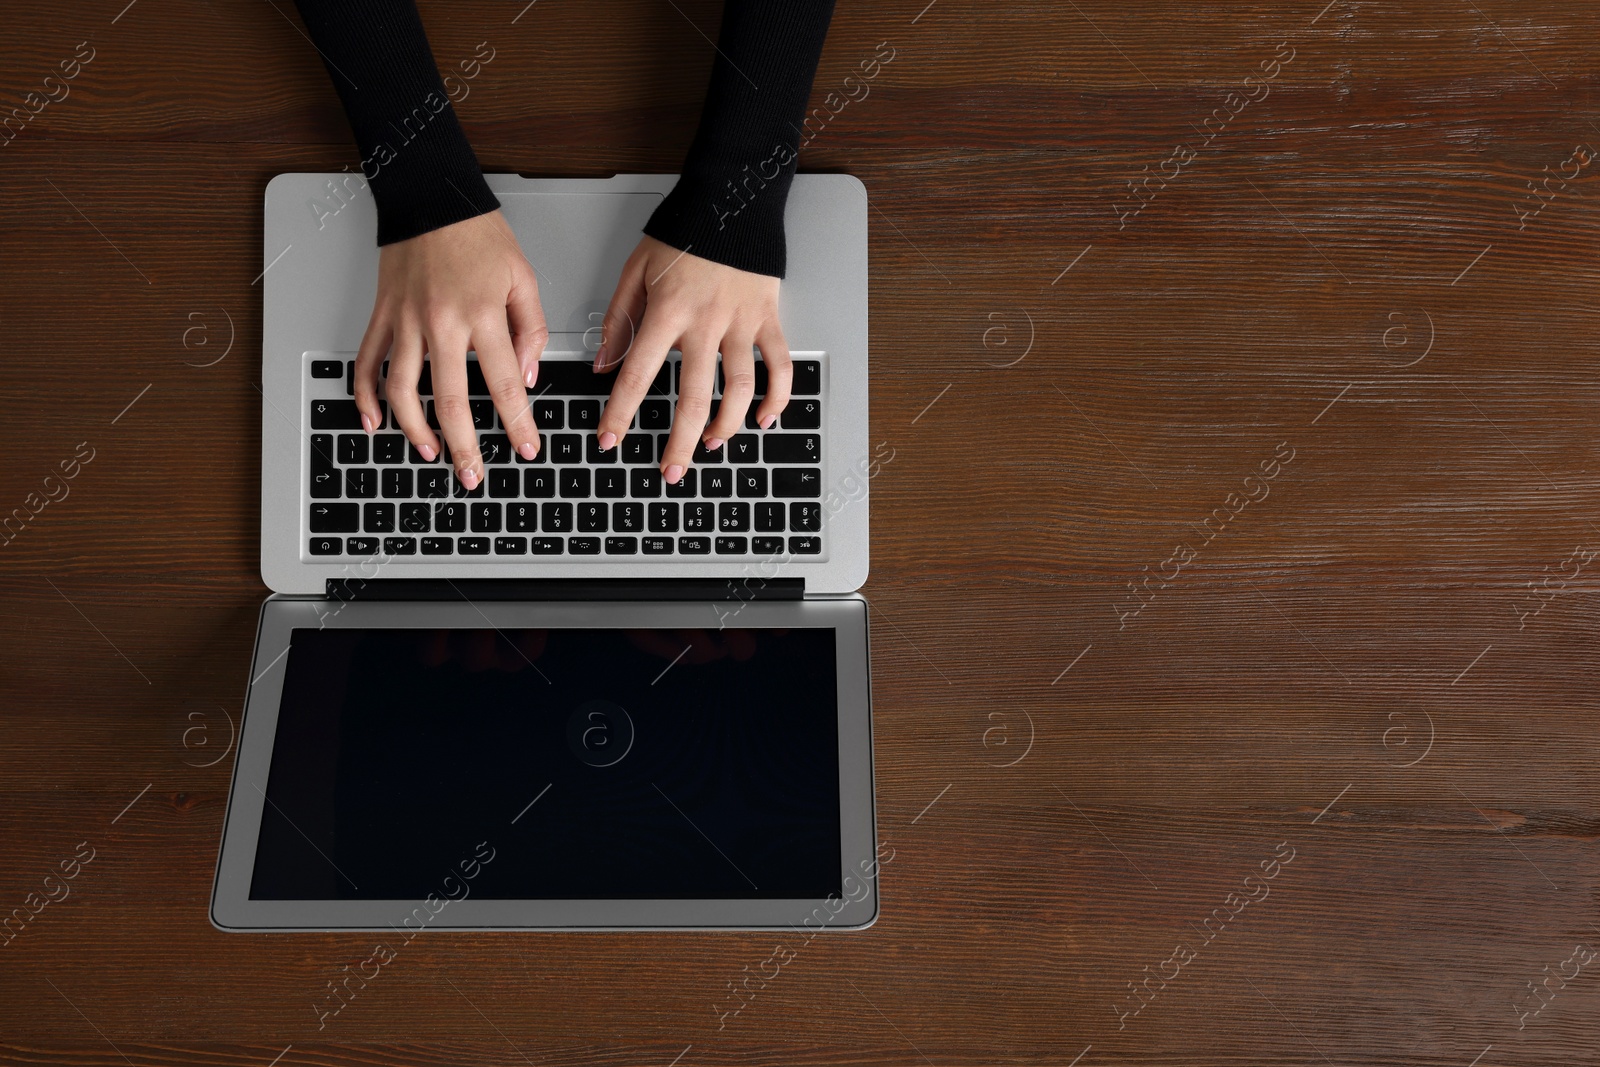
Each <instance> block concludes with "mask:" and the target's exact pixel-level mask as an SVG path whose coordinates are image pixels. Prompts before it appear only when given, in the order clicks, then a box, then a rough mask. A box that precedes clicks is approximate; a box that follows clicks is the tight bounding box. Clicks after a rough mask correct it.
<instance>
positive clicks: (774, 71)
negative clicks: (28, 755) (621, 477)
mask: <svg viewBox="0 0 1600 1067" xmlns="http://www.w3.org/2000/svg"><path fill="white" fill-rule="evenodd" d="M295 3H296V5H297V6H298V7H299V8H300V15H301V18H302V19H304V20H305V25H306V29H307V30H308V31H309V32H310V35H311V39H312V41H313V42H314V43H315V45H316V47H317V50H318V51H319V52H320V53H321V54H322V60H323V65H324V66H326V67H327V69H328V75H329V77H331V78H332V79H333V84H334V87H335V88H336V89H337V90H338V92H339V98H340V100H342V101H343V102H344V110H345V114H346V115H348V116H349V118H350V125H351V127H352V128H353V129H354V131H355V135H356V143H357V144H358V145H359V146H360V149H361V159H362V163H361V167H362V172H363V174H365V175H366V177H367V180H368V182H369V184H370V185H371V187H372V195H373V199H374V200H375V201H376V202H377V205H378V243H379V244H380V245H385V244H391V243H393V242H395V241H403V240H405V239H406V238H408V237H415V236H417V235H418V234H422V233H427V232H428V231H429V230H436V229H438V228H440V227H441V226H448V225H450V224H451V223H453V222H460V221H461V220H463V219H468V218H472V217H473V216H475V215H482V214H484V213H486V212H489V211H493V210H495V209H496V208H498V207H499V206H500V202H499V200H497V199H496V198H495V195H494V194H493V193H492V192H490V191H489V187H488V185H487V184H486V183H485V182H484V180H483V172H482V171H481V170H480V169H479V167H478V160H477V157H476V156H474V155H473V153H472V147H471V146H470V145H469V144H468V143H467V138H466V135H465V134H464V133H463V132H462V130H461V124H460V123H459V122H458V121H457V119H456V114H455V109H454V108H453V107H452V106H451V104H450V97H449V93H448V92H447V91H446V90H445V86H444V82H443V80H442V79H441V78H440V77H439V70H438V67H437V66H435V64H434V60H433V53H432V51H431V50H430V49H429V47H428V39H427V36H426V35H425V34H424V32H423V28H422V20H421V18H420V17H419V16H418V15H417V9H416V5H415V3H414V0H295ZM832 16H833V0H725V5H724V8H723V12H722V29H721V32H720V34H719V39H718V43H717V56H716V59H715V61H714V63H713V65H712V69H711V84H710V86H709V88H708V89H707V92H706V100H705V107H704V108H703V109H702V111H701V114H700V126H699V129H698V131H697V132H696V133H695V138H694V142H693V143H692V144H691V145H690V147H689V155H688V157H687V159H685V161H684V164H683V176H682V177H681V178H680V179H679V181H678V184H677V186H676V187H675V188H674V189H673V190H672V192H671V193H670V194H669V195H668V196H667V198H666V199H665V200H664V201H663V202H662V203H661V206H660V207H658V208H657V209H656V211H655V213H654V214H653V215H651V217H650V221H649V222H648V223H646V225H645V228H644V232H645V233H647V234H649V235H650V236H652V237H654V238H656V239H657V240H660V241H663V242H665V243H666V244H669V245H672V246H673V247H674V248H678V249H681V250H684V251H690V252H693V253H694V254H695V255H697V256H701V257H703V258H705V259H709V260H714V261H715V262H718V263H724V264H727V265H728V266H730V267H737V268H738V269H740V270H747V271H753V272H756V273H759V274H771V275H775V276H777V277H782V276H783V273H784V260H785V254H784V253H785V249H784V239H783V208H784V203H785V201H786V200H787V199H788V194H789V183H790V182H791V180H792V179H793V177H794V169H795V159H796V156H797V155H798V154H799V145H800V124H801V122H802V121H803V115H804V112H805V106H806V101H807V99H808V98H809V97H810V95H811V82H812V79H813V77H814V76H815V74H816V69H817V60H818V58H819V57H820V56H821V54H822V42H823V38H824V37H825V36H826V35H827V32H828V22H829V21H830V19H831V18H832ZM596 17H603V15H602V9H601V8H599V7H597V8H596Z"/></svg>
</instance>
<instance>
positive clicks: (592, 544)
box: [567, 537, 600, 556]
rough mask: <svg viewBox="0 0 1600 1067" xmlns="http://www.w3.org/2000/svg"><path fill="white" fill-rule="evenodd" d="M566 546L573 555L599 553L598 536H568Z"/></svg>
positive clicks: (595, 554) (593, 554) (596, 554)
mask: <svg viewBox="0 0 1600 1067" xmlns="http://www.w3.org/2000/svg"><path fill="white" fill-rule="evenodd" d="M567 542H568V543H567V547H568V548H570V549H571V550H572V554H573V555H574V556H598V555H599V554H600V538H598V537H569V538H567Z"/></svg>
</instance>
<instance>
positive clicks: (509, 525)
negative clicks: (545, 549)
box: [506, 504, 539, 533]
mask: <svg viewBox="0 0 1600 1067" xmlns="http://www.w3.org/2000/svg"><path fill="white" fill-rule="evenodd" d="M538 528H539V505H538V504H507V505H506V529H507V530H510V531H511V532H512V533H532V532H533V531H534V530H537V529H538Z"/></svg>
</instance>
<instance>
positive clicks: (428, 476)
mask: <svg viewBox="0 0 1600 1067" xmlns="http://www.w3.org/2000/svg"><path fill="white" fill-rule="evenodd" d="M417 495H418V496H420V497H422V498H423V499H424V500H436V499H438V498H440V497H446V496H449V495H450V472H449V471H447V470H445V469H444V468H443V467H424V468H422V469H421V470H419V471H418V472H417Z"/></svg>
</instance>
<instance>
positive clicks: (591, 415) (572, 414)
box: [567, 400, 600, 430]
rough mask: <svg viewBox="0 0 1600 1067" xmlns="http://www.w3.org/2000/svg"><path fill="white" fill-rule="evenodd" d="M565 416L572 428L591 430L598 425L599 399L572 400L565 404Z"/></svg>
mask: <svg viewBox="0 0 1600 1067" xmlns="http://www.w3.org/2000/svg"><path fill="white" fill-rule="evenodd" d="M567 416H568V418H569V420H570V422H571V425H572V428H573V429H574V430H592V429H594V428H595V427H596V426H599V425H600V401H598V400H573V401H571V402H569V403H568V404H567Z"/></svg>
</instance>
